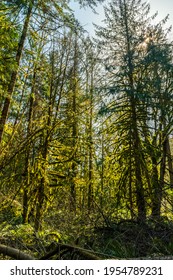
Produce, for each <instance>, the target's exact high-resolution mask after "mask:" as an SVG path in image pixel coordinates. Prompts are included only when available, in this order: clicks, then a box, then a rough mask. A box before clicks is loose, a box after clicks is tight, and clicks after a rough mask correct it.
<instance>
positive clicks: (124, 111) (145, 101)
mask: <svg viewBox="0 0 173 280" xmlns="http://www.w3.org/2000/svg"><path fill="white" fill-rule="evenodd" d="M149 10H150V6H149V4H147V3H142V2H141V1H126V0H123V1H112V2H111V3H110V4H109V6H107V7H105V16H106V19H105V21H104V22H105V26H104V27H98V26H96V27H97V29H96V34H97V36H99V38H101V39H100V40H98V39H97V41H98V44H99V46H100V50H101V54H102V57H104V59H102V63H103V67H104V68H105V69H106V70H107V74H106V79H107V81H108V82H107V83H106V82H105V83H106V86H105V85H104V87H103V89H104V91H105V92H106V94H107V95H108V98H107V99H108V101H107V106H106V107H105V109H104V108H103V109H102V111H104V110H105V111H106V112H107V113H108V114H109V118H111V120H112V125H111V130H112V131H114V137H115V138H116V140H115V145H117V148H118V149H119V152H116V154H115V155H114V157H115V158H114V160H115V161H119V168H120V169H122V171H121V172H122V175H121V177H120V180H119V183H118V186H117V187H118V188H119V191H118V193H120V192H121V195H120V197H121V198H122V197H123V196H122V192H124V194H125V193H128V194H129V195H128V197H127V196H126V195H125V197H126V199H127V201H128V202H127V205H128V208H129V209H130V211H131V216H132V214H133V213H134V212H135V211H136V210H135V208H137V218H138V220H139V221H145V219H146V214H147V206H146V202H147V197H148V191H149V189H150V185H151V182H150V179H149V177H150V175H149V173H148V168H147V157H146V143H145V141H144V139H146V137H147V132H148V131H150V129H149V127H150V112H149V109H148V108H149V107H150V108H151V107H152V105H153V103H152V101H151V99H149V98H148V97H149V92H150V91H151V88H152V85H153V84H154V81H153V80H152V81H151V80H150V85H151V86H150V87H149V86H148V85H147V83H146V80H148V78H149V77H150V72H149V71H148V69H149V68H150V67H151V68H152V70H151V68H150V71H154V66H153V65H154V63H155V61H156V57H158V56H157V54H156V52H155V54H154V56H153V57H151V56H150V58H149V56H148V55H149V53H150V51H149V48H150V46H149V44H148V43H147V42H149V41H150V37H149V36H150V32H149V31H151V26H150V17H149ZM155 16H156V15H154V16H153V18H154V17H155ZM159 29H160V25H158V26H156V27H155V29H154V30H153V36H156V37H157V38H158V42H160V43H162V40H161V37H159V36H157V35H158V32H159ZM163 32H164V31H162V34H163ZM168 47H169V45H168V44H167V48H168ZM146 48H148V49H147V50H146ZM164 54H165V56H166V57H167V58H168V56H167V55H166V51H164ZM169 61H170V60H169ZM159 63H161V64H162V62H161V61H159ZM161 67H162V69H163V67H164V63H163V64H162V66H161ZM146 69H147V70H146ZM159 79H162V80H163V79H164V78H161V76H159ZM152 92H153V91H152ZM154 92H155V94H156V89H155V90H154ZM164 99H165V100H166V97H165V96H164ZM169 99H170V96H169ZM159 102H160V103H159V104H160V105H161V104H163V102H162V101H161V100H160V101H159ZM150 147H151V145H150ZM150 155H151V154H150ZM162 165H164V166H165V163H164V162H163V163H162ZM122 166H123V168H122ZM164 166H162V168H161V170H162V171H163V170H164V169H165V167H164ZM115 172H116V171H115ZM155 172H156V170H155ZM162 177H164V176H163V175H162ZM162 181H163V180H162ZM122 182H123V183H122ZM156 192H157V191H156ZM155 195H156V193H155ZM118 197H119V195H118ZM156 197H158V195H157V196H156ZM135 205H136V206H135ZM132 207H133V209H131V208H132Z"/></svg>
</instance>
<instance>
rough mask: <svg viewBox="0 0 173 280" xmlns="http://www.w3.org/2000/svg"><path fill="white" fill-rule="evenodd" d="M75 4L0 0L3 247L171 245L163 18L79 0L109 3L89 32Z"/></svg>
mask: <svg viewBox="0 0 173 280" xmlns="http://www.w3.org/2000/svg"><path fill="white" fill-rule="evenodd" d="M69 2H70V1H68V0H66V1H61V0H46V1H40V0H13V1H1V3H0V221H1V225H0V227H1V234H0V243H1V244H2V245H0V254H1V253H2V254H5V253H4V252H5V249H4V248H5V247H4V246H10V247H15V249H16V250H18V249H19V250H22V251H25V250H26V248H27V253H28V254H29V255H30V254H31V255H33V256H34V257H35V258H41V256H42V258H43V259H44V258H46V257H47V258H49V257H50V258H51V257H53V258H58V257H57V252H58V251H60V250H59V249H56V250H54V254H53V253H52V255H51V254H48V255H45V253H48V252H49V251H50V250H52V249H54V248H57V247H56V246H57V244H59V243H61V250H62V255H60V254H59V258H66V254H67V257H69V256H70V257H69V258H72V256H73V257H74V258H78V255H80V256H81V257H82V258H84V259H85V258H86V259H89V258H93V259H94V258H95V257H96V258H97V257H98V256H101V257H102V258H104V257H105V258H107V257H108V256H110V257H111V258H116V257H119V258H127V257H128V258H132V257H147V256H150V257H152V256H155V255H157V254H158V255H159V254H160V255H163V256H165V255H173V245H172V244H173V161H172V160H173V155H172V154H173V137H172V130H173V114H172V112H173V42H172V41H171V39H170V38H171V27H167V21H168V16H165V18H164V19H163V20H161V21H156V20H155V19H157V13H155V14H154V15H151V13H150V4H149V3H148V2H145V1H142V0H112V1H109V3H107V4H104V1H102V0H100V1H99V0H98V1H94V0H79V1H78V2H79V4H80V5H81V7H86V6H89V7H91V8H92V9H94V10H97V4H101V3H103V5H104V13H105V19H104V22H103V25H102V26H98V25H95V34H96V35H95V38H92V39H91V38H90V37H89V35H88V34H87V33H86V32H85V30H84V28H83V27H82V26H81V25H80V23H79V22H78V20H77V19H76V18H75V16H74V14H73V12H72V10H71V9H70V7H69ZM156 22H157V23H156ZM69 244H71V245H69ZM59 246H60V245H59ZM76 246H77V247H76ZM58 248H59V247H58ZM74 251H75V254H74ZM88 251H89V252H88ZM11 252H12V253H11V255H8V254H7V255H8V257H13V258H15V256H16V255H15V254H17V253H16V252H17V251H15V250H14V251H13V250H12V251H11ZM64 252H65V253H64ZM90 252H92V255H90ZM93 252H95V253H94V255H93ZM96 252H97V253H96ZM44 255H45V256H44ZM55 255H56V256H55ZM80 256H79V258H80ZM22 257H23V258H30V257H28V256H26V255H25V253H22V255H21V258H22Z"/></svg>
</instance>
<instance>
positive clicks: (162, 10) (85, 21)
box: [70, 0, 173, 36]
mask: <svg viewBox="0 0 173 280" xmlns="http://www.w3.org/2000/svg"><path fill="white" fill-rule="evenodd" d="M106 2H110V1H109V0H105V3H106ZM147 2H149V3H150V6H151V14H154V13H155V12H156V11H158V16H157V19H158V21H159V20H161V19H163V18H164V17H165V16H166V15H167V14H169V21H168V25H169V26H170V25H173V0H148V1H147ZM103 5H104V4H102V5H98V7H97V8H96V11H97V13H98V14H94V13H93V12H92V10H91V9H90V8H87V9H86V8H85V9H84V8H82V9H80V8H79V4H77V3H76V2H74V1H71V4H70V7H71V8H72V9H73V11H74V13H75V16H76V18H77V19H78V20H79V22H80V23H81V25H82V26H83V28H84V29H86V30H87V31H88V32H89V34H90V35H91V36H94V27H93V24H92V23H96V24H98V25H101V22H102V20H103V19H104V12H103Z"/></svg>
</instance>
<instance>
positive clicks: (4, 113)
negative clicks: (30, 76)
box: [0, 1, 34, 143]
mask: <svg viewBox="0 0 173 280" xmlns="http://www.w3.org/2000/svg"><path fill="white" fill-rule="evenodd" d="M33 5H34V1H31V2H30V4H29V7H28V11H27V15H26V18H25V22H24V25H23V30H22V35H21V37H20V41H19V43H18V49H17V53H16V70H14V71H13V72H12V74H11V79H10V82H9V85H8V90H7V97H6V98H5V101H4V105H3V108H2V114H1V118H0V143H1V142H2V136H3V132H4V127H5V123H6V120H7V117H8V112H9V108H10V103H11V98H12V95H13V91H14V88H15V84H16V80H17V74H18V70H19V64H20V60H21V57H22V51H23V48H24V43H25V39H26V36H27V31H28V26H29V21H30V18H31V14H32V8H33Z"/></svg>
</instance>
